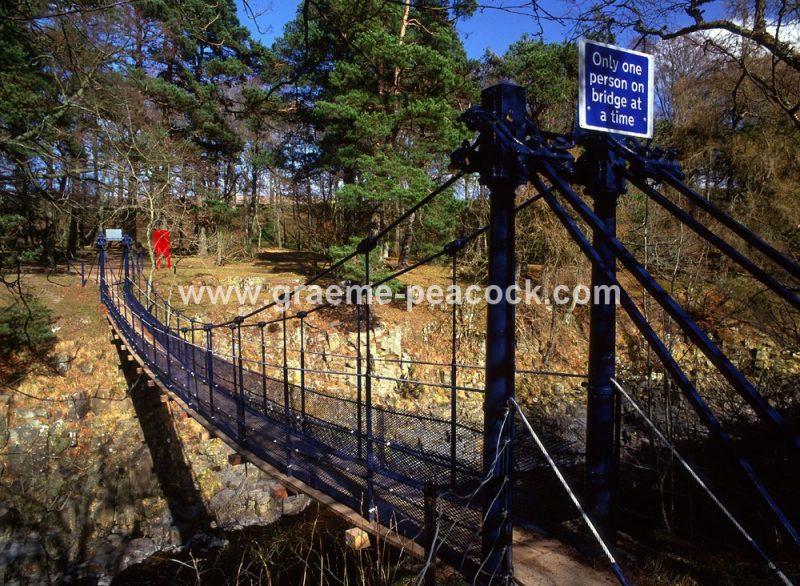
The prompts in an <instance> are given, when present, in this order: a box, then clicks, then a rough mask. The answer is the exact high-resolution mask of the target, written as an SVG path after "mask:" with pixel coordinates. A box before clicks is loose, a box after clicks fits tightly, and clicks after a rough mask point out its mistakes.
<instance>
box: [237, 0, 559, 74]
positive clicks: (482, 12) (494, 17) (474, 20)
mask: <svg viewBox="0 0 800 586" xmlns="http://www.w3.org/2000/svg"><path fill="white" fill-rule="evenodd" d="M298 4H299V1H295V0H248V6H249V8H250V10H249V11H248V10H246V9H245V7H244V4H243V2H242V0H237V5H238V7H239V16H240V19H241V21H242V22H243V23H244V24H245V25H246V26H248V27H249V28H250V30H252V31H253V34H254V36H255V37H256V38H258V39H260V40H261V41H262V42H263V43H264V44H266V45H271V44H272V42H273V41H274V40H275V39H276V38H277V37H279V36H280V35H281V33H282V32H283V25H284V24H286V23H287V22H288V21H290V20H291V19H292V18H294V15H295V12H296V10H297V6H298ZM482 4H486V5H493V6H497V7H498V8H502V7H503V6H505V5H510V6H513V5H514V4H517V5H519V4H521V3H520V2H515V0H499V1H494V2H492V1H487V2H482ZM543 5H544V6H545V7H546V6H548V5H550V6H552V7H553V9H554V10H559V6H563V4H562V3H561V2H559V1H558V0H546V1H545V2H544V4H543ZM525 10H526V9H519V10H518V11H517V12H516V13H515V12H510V11H506V10H500V9H494V8H482V9H479V10H477V11H476V12H475V14H474V15H473V16H472V17H471V18H469V19H468V20H466V21H460V22H459V23H458V25H457V29H458V32H459V33H460V34H461V39H462V40H463V42H464V46H465V47H466V50H467V55H469V56H470V57H472V58H476V59H477V58H480V57H481V56H483V54H484V52H485V51H486V49H491V50H492V51H494V52H495V53H503V52H504V51H505V50H506V49H507V48H508V46H509V45H510V44H511V43H513V42H514V41H516V40H517V39H519V38H520V37H521V36H522V35H523V33H530V34H536V33H538V32H539V29H538V27H537V25H536V21H535V20H534V19H533V16H532V15H530V14H529V13H526V12H525ZM527 10H530V9H527ZM253 16H255V22H254V19H253ZM546 33H547V34H546V35H545V40H548V41H555V40H558V39H559V38H560V37H561V33H562V31H560V30H557V29H556V27H549V28H548V30H547V31H546Z"/></svg>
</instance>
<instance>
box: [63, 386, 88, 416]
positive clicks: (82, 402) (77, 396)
mask: <svg viewBox="0 0 800 586" xmlns="http://www.w3.org/2000/svg"><path fill="white" fill-rule="evenodd" d="M70 401H71V403H72V405H71V407H70V411H69V415H68V417H69V419H72V420H82V419H83V418H84V417H86V416H87V415H88V414H89V411H91V409H92V405H91V402H90V401H89V394H88V393H87V392H86V391H79V392H77V393H74V394H73V395H72V396H71V397H70Z"/></svg>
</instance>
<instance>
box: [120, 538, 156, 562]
mask: <svg viewBox="0 0 800 586" xmlns="http://www.w3.org/2000/svg"><path fill="white" fill-rule="evenodd" d="M156 551H158V548H157V547H156V544H155V541H153V540H152V539H150V538H149V537H139V538H137V539H132V540H131V541H129V542H128V544H127V546H126V547H125V553H124V554H123V555H122V562H121V564H120V570H124V569H125V568H127V567H128V566H132V565H134V564H138V563H139V562H142V561H144V560H146V559H147V558H149V557H150V556H151V555H153V554H154V553H156Z"/></svg>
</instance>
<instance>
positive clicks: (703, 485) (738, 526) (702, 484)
mask: <svg viewBox="0 0 800 586" xmlns="http://www.w3.org/2000/svg"><path fill="white" fill-rule="evenodd" d="M611 382H612V384H613V385H614V386H615V387H616V388H617V391H619V393H620V395H622V397H623V398H624V399H625V400H627V401H628V403H630V405H631V407H633V409H634V410H635V411H636V413H638V415H639V417H641V418H642V420H643V421H644V422H645V423H646V424H647V425H648V426H649V427H650V429H652V430H653V433H655V434H656V436H657V437H658V438H659V439H660V440H661V441H662V443H663V444H664V445H665V446H666V447H667V448H669V450H670V451H671V452H672V455H673V456H674V457H675V459H676V460H678V462H680V464H681V465H682V466H683V467H684V468H685V469H686V472H688V473H689V475H690V476H691V477H692V478H693V479H694V481H695V482H696V483H697V484H698V485H699V486H700V488H702V489H703V491H704V492H705V493H706V494H707V495H708V497H709V498H710V499H711V500H712V502H713V503H714V504H715V505H717V507H718V508H719V510H720V511H722V514H723V515H725V517H727V518H728V520H729V521H730V522H731V523H732V524H733V526H734V527H736V530H737V531H739V533H741V534H742V537H744V538H745V540H746V541H747V542H748V543H749V544H750V545H751V546H752V547H753V549H754V550H755V551H756V553H757V554H758V555H760V556H761V557H762V558H763V559H764V561H765V562H767V565H768V566H769V569H770V570H772V571H773V572H775V573H776V574H777V575H778V577H779V578H780V579H781V581H783V583H784V584H786V585H787V586H793V585H792V582H791V581H790V580H789V578H787V577H786V575H785V574H784V573H783V572H782V571H781V570H780V569H779V568H778V567H777V566H776V565H775V563H774V562H773V561H772V560H771V559H770V558H769V556H768V555H767V554H766V553H765V552H764V550H763V549H761V546H759V545H758V543H757V542H756V541H755V539H753V537H751V536H750V534H749V533H748V532H747V530H746V529H745V528H744V527H742V525H741V524H740V523H739V522H738V521H737V520H736V518H735V517H734V516H733V514H732V513H731V512H730V511H729V510H728V509H727V507H726V506H725V505H724V504H722V502H721V501H720V500H719V498H717V495H716V494H714V492H713V491H712V490H711V489H710V488H709V487H708V485H707V484H706V483H705V482H704V481H703V479H702V478H700V476H698V474H697V473H696V472H695V471H694V469H693V468H692V466H691V465H690V464H689V463H688V462H687V461H686V460H685V459H684V458H683V456H681V455H680V453H678V450H677V449H676V448H675V446H674V445H673V444H672V443H671V442H670V441H669V439H667V437H666V436H665V435H664V434H663V433H662V432H661V430H660V429H659V428H658V426H657V425H656V424H655V423H654V422H653V421H652V420H651V419H650V418H649V417H648V416H647V415H646V414H645V412H644V410H643V409H642V408H641V407H640V406H639V404H638V403H637V402H636V401H635V400H634V399H633V397H631V396H630V395H629V394H628V393H627V392H626V391H625V389H623V388H622V385H620V384H619V382H617V381H616V380H615V379H614V378H612V379H611Z"/></svg>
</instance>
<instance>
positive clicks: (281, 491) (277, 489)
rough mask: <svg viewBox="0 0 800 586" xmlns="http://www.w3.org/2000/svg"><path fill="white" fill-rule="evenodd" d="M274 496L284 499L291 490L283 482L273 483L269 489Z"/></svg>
mask: <svg viewBox="0 0 800 586" xmlns="http://www.w3.org/2000/svg"><path fill="white" fill-rule="evenodd" d="M269 492H270V494H271V495H272V498H274V499H278V500H282V499H285V498H286V497H288V496H289V491H287V490H286V487H285V486H283V485H282V484H273V485H272V487H271V488H270V490H269Z"/></svg>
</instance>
